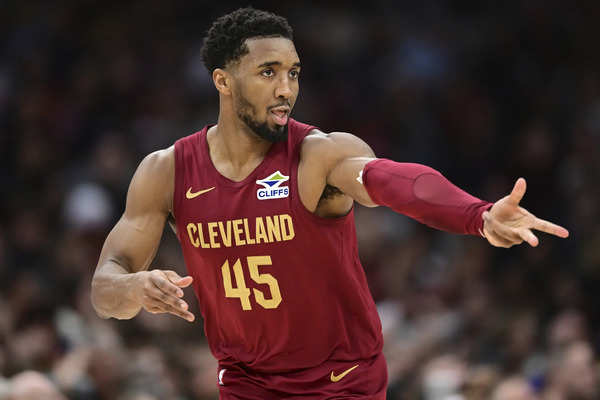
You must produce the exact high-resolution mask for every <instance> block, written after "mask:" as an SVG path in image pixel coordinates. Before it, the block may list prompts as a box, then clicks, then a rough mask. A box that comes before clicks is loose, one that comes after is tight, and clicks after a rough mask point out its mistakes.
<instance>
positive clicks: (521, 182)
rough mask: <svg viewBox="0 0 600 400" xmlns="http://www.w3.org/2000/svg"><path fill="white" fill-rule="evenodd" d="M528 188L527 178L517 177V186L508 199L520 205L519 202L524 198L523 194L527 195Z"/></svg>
mask: <svg viewBox="0 0 600 400" xmlns="http://www.w3.org/2000/svg"><path fill="white" fill-rule="evenodd" d="M526 190H527V182H525V179H523V178H519V179H517V182H515V186H514V187H513V190H512V192H510V195H509V196H508V200H509V201H510V203H512V204H514V205H519V203H520V202H521V200H522V199H523V196H524V195H525V191H526Z"/></svg>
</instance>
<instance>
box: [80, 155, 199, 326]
mask: <svg viewBox="0 0 600 400" xmlns="http://www.w3.org/2000/svg"><path fill="white" fill-rule="evenodd" d="M174 160H175V156H174V149H173V147H170V148H168V149H165V150H161V151H157V152H154V153H152V154H150V155H148V156H147V157H146V158H144V160H143V161H142V162H141V163H140V165H139V167H138V169H137V171H136V172H135V174H134V176H133V178H132V180H131V184H130V186H129V191H128V192H127V203H126V206H125V212H124V213H123V215H122V216H121V219H119V221H118V222H117V224H116V225H115V226H114V228H113V229H112V231H111V232H110V233H109V235H108V237H107V238H106V241H105V242H104V246H103V248H102V252H101V254H100V259H99V260H98V266H97V267H96V271H95V273H94V277H93V278H92V291H91V300H92V305H93V306H94V309H95V310H96V312H97V313H98V315H99V316H101V317H103V318H110V317H114V318H118V319H130V318H133V317H134V316H136V315H137V314H138V313H139V312H140V310H141V309H142V308H144V309H146V310H147V311H149V312H151V313H164V312H168V313H171V314H174V315H177V316H179V317H181V318H184V319H186V320H188V321H190V322H191V321H193V320H194V315H193V314H192V313H190V312H189V311H188V308H189V307H188V305H187V303H185V301H183V300H182V299H181V297H182V296H183V291H182V290H181V288H183V287H187V286H189V285H190V284H191V283H192V278H191V277H189V276H187V277H184V278H182V277H180V276H179V275H177V273H176V272H174V271H170V270H152V271H148V267H149V265H150V263H151V262H152V260H153V258H154V256H155V254H156V251H157V249H158V245H159V243H160V238H161V236H162V233H163V228H164V225H165V221H166V219H167V216H168V215H169V213H170V212H171V209H172V201H173V200H172V199H173V190H174V175H175V161H174Z"/></svg>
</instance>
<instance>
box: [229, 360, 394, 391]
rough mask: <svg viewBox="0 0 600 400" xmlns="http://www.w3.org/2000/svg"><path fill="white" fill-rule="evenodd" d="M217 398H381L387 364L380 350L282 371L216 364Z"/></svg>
mask: <svg viewBox="0 0 600 400" xmlns="http://www.w3.org/2000/svg"><path fill="white" fill-rule="evenodd" d="M218 373H219V375H218V377H219V399H220V400H279V399H315V400H317V399H318V400H325V399H332V400H333V399H364V400H385V394H386V388H387V366H386V362H385V358H384V356H383V353H379V354H378V355H376V356H374V357H372V358H370V359H365V360H356V361H326V362H324V363H323V364H321V365H319V366H317V367H314V368H309V369H303V370H300V371H295V372H288V373H282V374H264V373H257V372H254V371H249V370H248V369H247V368H244V367H243V366H242V365H241V364H227V365H225V364H222V363H219V370H218Z"/></svg>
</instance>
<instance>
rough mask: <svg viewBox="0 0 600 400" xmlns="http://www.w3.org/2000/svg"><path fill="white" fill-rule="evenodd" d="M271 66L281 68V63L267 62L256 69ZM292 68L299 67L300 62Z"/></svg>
mask: <svg viewBox="0 0 600 400" xmlns="http://www.w3.org/2000/svg"><path fill="white" fill-rule="evenodd" d="M273 65H277V66H281V61H267V62H264V63H262V64H260V65H259V66H258V67H257V68H264V67H271V66H273ZM293 67H298V68H299V67H300V61H298V62H295V63H294V65H293Z"/></svg>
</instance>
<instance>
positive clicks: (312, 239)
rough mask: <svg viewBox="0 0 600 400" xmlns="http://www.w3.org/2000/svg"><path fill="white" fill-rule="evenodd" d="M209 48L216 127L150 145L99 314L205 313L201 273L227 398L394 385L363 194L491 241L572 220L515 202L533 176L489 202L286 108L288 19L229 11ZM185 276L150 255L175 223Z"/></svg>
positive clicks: (113, 240) (98, 297)
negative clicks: (366, 243)
mask: <svg viewBox="0 0 600 400" xmlns="http://www.w3.org/2000/svg"><path fill="white" fill-rule="evenodd" d="M202 54H203V58H204V62H205V64H206V67H207V68H208V70H209V71H210V72H211V74H212V79H213V83H214V85H215V87H216V89H217V91H218V92H219V116H218V121H217V124H216V125H209V126H206V127H204V129H202V130H201V131H199V132H197V133H195V134H193V135H191V136H188V137H184V138H182V139H180V140H178V141H177V142H176V143H175V145H174V146H172V147H169V148H167V149H164V150H160V151H157V152H154V153H152V154H150V155H148V156H147V157H146V158H145V159H144V160H143V161H142V162H141V164H140V166H139V168H138V170H137V171H136V173H135V175H134V176H133V179H132V181H131V185H130V188H129V192H128V194H127V203H126V209H125V212H124V214H123V216H122V217H121V219H120V220H119V222H118V223H117V224H116V226H115V227H114V228H113V230H112V231H111V232H110V234H109V235H108V237H107V239H106V242H105V244H104V248H103V249H102V253H101V255H100V260H99V262H98V267H97V269H96V273H95V275H94V278H93V282H92V302H93V304H94V307H95V309H96V311H97V312H98V314H99V315H101V316H102V317H106V318H108V317H114V318H119V319H127V318H133V317H134V316H135V315H137V314H138V313H139V311H140V310H141V309H142V308H143V309H145V310H147V311H149V312H151V313H171V314H173V315H176V316H179V317H181V318H184V319H186V320H188V321H190V322H191V321H194V318H195V317H194V315H192V314H191V313H190V312H189V311H188V304H187V303H186V302H185V301H184V300H183V299H182V296H183V291H182V290H181V289H182V288H185V287H187V286H189V285H193V288H194V291H195V293H196V296H197V299H198V302H199V304H200V309H201V313H202V316H203V318H204V329H205V333H206V337H207V338H208V341H209V344H210V348H211V351H212V353H213V355H214V356H215V357H216V358H217V359H218V361H219V371H218V375H217V378H218V379H217V381H218V384H219V389H220V396H221V399H261V400H265V399H280V398H292V397H294V398H296V396H297V397H302V398H307V399H330V398H331V399H332V398H345V399H348V398H360V399H383V398H385V391H386V383H387V374H386V365H385V360H384V358H383V355H382V352H381V349H382V335H381V325H380V321H379V318H378V315H377V312H376V309H375V304H374V302H373V299H372V297H371V295H370V293H369V290H368V287H367V282H366V279H365V275H364V272H363V270H362V267H361V265H360V261H359V258H358V254H357V244H356V234H355V227H354V217H353V203H354V202H355V201H356V202H358V203H360V204H362V205H365V206H367V207H375V206H378V205H383V206H387V207H390V208H392V209H394V210H395V211H397V212H399V213H403V214H406V215H408V216H411V217H413V218H415V219H417V220H419V221H421V222H423V223H425V224H427V225H430V226H432V227H435V228H438V229H442V230H446V231H451V232H455V233H462V234H471V235H481V236H483V237H484V238H485V239H487V240H488V241H489V242H490V243H491V244H492V245H494V246H501V247H510V246H512V245H515V244H519V243H522V242H523V241H525V242H527V243H529V244H530V245H532V246H536V245H537V244H538V238H537V237H536V236H535V235H534V234H533V233H532V230H534V229H535V230H539V231H543V232H547V233H550V234H553V235H557V236H560V237H566V236H567V235H568V232H567V231H566V230H565V229H564V228H561V227H559V226H557V225H554V224H552V223H550V222H546V221H543V220H540V219H538V218H536V217H535V216H533V215H532V214H531V213H529V212H527V211H526V210H524V209H523V208H521V207H519V201H520V200H521V198H522V197H523V195H524V193H525V181H524V180H523V179H519V180H517V182H516V184H515V186H514V188H513V190H512V192H511V193H510V194H509V195H508V196H506V197H504V198H503V199H501V200H499V201H498V202H496V203H494V204H492V203H488V202H485V201H481V200H479V199H477V198H475V197H472V196H470V195H468V194H467V193H465V192H463V191H462V190H460V189H458V188H457V187H455V186H454V185H452V184H451V183H450V182H449V181H448V180H446V179H445V178H444V177H443V176H442V175H441V174H440V173H439V172H437V171H435V170H433V169H431V168H429V167H426V166H423V165H418V164H403V163H397V162H394V161H390V160H385V159H377V158H376V157H375V155H374V153H373V151H372V150H371V149H370V147H369V146H368V145H367V144H366V143H365V142H363V141H362V140H360V139H359V138H357V137H356V136H353V135H351V134H349V133H342V132H332V133H329V134H327V133H324V132H321V131H320V130H319V129H318V128H317V127H315V126H311V125H306V124H303V123H300V122H297V121H295V120H293V119H291V118H290V114H291V111H292V109H293V107H294V104H295V102H296V98H297V96H298V90H299V85H298V78H299V75H300V69H301V67H300V59H299V57H298V54H297V52H296V49H295V47H294V43H293V41H292V30H291V28H290V27H289V25H288V23H287V21H286V20H285V19H284V18H282V17H279V16H276V15H274V14H271V13H267V12H263V11H258V10H255V9H252V8H245V9H240V10H237V11H235V12H233V13H231V14H228V15H225V16H223V17H221V18H219V19H217V20H216V21H215V22H214V24H213V25H212V27H211V28H210V30H209V31H208V35H207V37H206V39H205V42H204V48H203V53H202ZM167 219H169V220H170V221H171V223H172V224H173V225H174V226H175V227H176V234H177V237H178V239H179V241H180V243H181V247H182V249H183V254H184V257H185V262H186V265H187V270H188V273H189V276H184V277H181V276H179V275H178V274H177V273H175V272H174V271H170V270H161V269H154V270H151V271H148V267H149V265H150V263H151V261H152V259H153V257H154V255H155V252H156V249H157V247H158V245H159V241H160V237H161V234H162V232H163V227H164V224H165V222H166V221H167Z"/></svg>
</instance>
